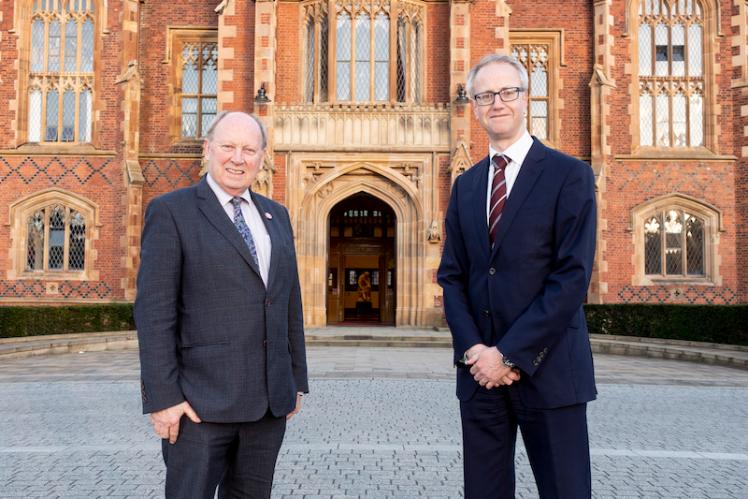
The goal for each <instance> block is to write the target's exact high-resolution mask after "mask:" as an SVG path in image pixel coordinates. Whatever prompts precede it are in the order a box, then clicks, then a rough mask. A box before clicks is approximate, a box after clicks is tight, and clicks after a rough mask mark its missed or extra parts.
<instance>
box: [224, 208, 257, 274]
mask: <svg viewBox="0 0 748 499" xmlns="http://www.w3.org/2000/svg"><path fill="white" fill-rule="evenodd" d="M231 204H233V205H234V225H235V226H236V230H238V231H239V234H241V236H242V239H244V242H245V243H247V246H248V247H249V253H250V254H251V255H252V260H254V262H255V264H256V265H257V266H258V267H259V266H260V264H259V262H258V261H257V248H255V240H254V239H253V238H252V231H250V230H249V226H248V225H247V222H245V221H244V215H242V198H240V197H235V198H231Z"/></svg>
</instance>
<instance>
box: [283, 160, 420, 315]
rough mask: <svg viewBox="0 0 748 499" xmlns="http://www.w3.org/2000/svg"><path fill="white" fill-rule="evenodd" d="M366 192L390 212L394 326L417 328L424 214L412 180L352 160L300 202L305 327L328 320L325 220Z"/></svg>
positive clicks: (298, 237) (298, 232)
mask: <svg viewBox="0 0 748 499" xmlns="http://www.w3.org/2000/svg"><path fill="white" fill-rule="evenodd" d="M360 192H363V193H367V194H370V195H372V196H374V197H376V198H378V199H379V200H381V201H383V202H384V203H386V204H387V205H388V206H389V207H390V208H392V210H393V212H394V213H395V217H396V219H397V223H396V226H395V255H396V257H395V260H396V263H395V266H396V268H397V269H398V279H396V283H395V284H396V291H395V292H396V295H397V297H398V299H397V306H396V309H395V325H397V326H415V325H422V324H423V322H424V309H425V306H426V302H425V298H424V296H423V293H420V290H421V289H423V287H424V284H425V276H424V275H423V274H424V273H423V272H420V271H419V269H420V268H422V267H423V265H424V260H425V254H426V244H427V238H426V231H427V227H426V222H425V220H424V210H423V206H422V205H421V202H420V200H419V196H418V193H417V191H416V189H415V187H414V186H413V184H412V182H411V181H410V180H408V179H407V178H406V177H405V176H403V175H402V174H400V173H397V172H395V171H393V169H392V168H387V167H386V166H383V165H378V164H373V163H369V162H365V161H357V162H352V163H351V164H348V165H343V166H341V167H339V168H336V169H334V170H333V171H332V172H329V173H327V174H325V175H322V176H320V177H319V178H318V179H317V180H316V182H315V183H314V185H313V186H312V187H310V188H309V189H308V190H307V193H306V195H305V196H304V197H303V198H302V199H301V202H300V206H299V210H298V213H299V215H298V217H297V220H296V221H295V226H294V229H295V234H296V248H297V255H298V258H299V267H300V269H302V270H301V275H300V280H301V287H302V293H303V295H304V296H305V297H306V299H305V302H304V317H305V320H306V322H307V324H309V325H314V326H321V325H325V324H326V321H327V311H326V307H327V303H326V296H327V294H326V285H327V284H326V283H327V280H326V269H327V262H328V256H329V251H330V248H329V234H328V219H329V216H330V212H331V211H332V209H333V208H334V207H335V206H336V205H337V204H338V203H339V202H341V201H343V200H344V199H347V198H348V197H350V196H352V195H354V194H357V193H360Z"/></svg>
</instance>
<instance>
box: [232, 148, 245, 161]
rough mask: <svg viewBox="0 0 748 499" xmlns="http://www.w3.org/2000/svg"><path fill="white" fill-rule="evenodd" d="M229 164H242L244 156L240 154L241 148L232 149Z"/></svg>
mask: <svg viewBox="0 0 748 499" xmlns="http://www.w3.org/2000/svg"><path fill="white" fill-rule="evenodd" d="M231 162H232V163H244V156H243V154H242V149H241V147H237V148H235V149H234V152H233V153H232V154H231Z"/></svg>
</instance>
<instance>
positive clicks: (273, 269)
mask: <svg viewBox="0 0 748 499" xmlns="http://www.w3.org/2000/svg"><path fill="white" fill-rule="evenodd" d="M252 202H254V204H255V206H256V207H257V211H258V212H259V214H260V218H261V219H262V223H264V224H265V229H266V230H267V231H268V236H270V270H269V271H268V282H267V286H266V287H268V288H269V287H270V283H272V282H273V279H274V277H275V274H276V273H277V272H278V254H279V253H278V252H279V251H280V244H281V239H280V232H279V228H278V220H276V218H275V217H273V215H272V214H271V213H270V207H269V206H267V203H266V202H265V200H264V199H261V198H260V196H257V195H255V194H254V193H253V194H252ZM268 215H270V217H271V218H268Z"/></svg>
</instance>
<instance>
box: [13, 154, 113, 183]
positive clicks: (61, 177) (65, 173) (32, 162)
mask: <svg viewBox="0 0 748 499" xmlns="http://www.w3.org/2000/svg"><path fill="white" fill-rule="evenodd" d="M112 165H113V162H112V159H111V158H101V157H99V158H97V157H79V158H69V157H67V158H66V157H58V156H53V157H51V158H49V157H43V156H25V157H24V156H0V183H5V182H8V183H10V182H12V181H14V180H19V181H21V182H22V183H24V184H26V185H29V184H31V183H34V182H42V183H46V184H50V185H59V184H61V183H63V182H65V181H68V182H67V183H69V182H70V181H73V182H74V183H77V184H79V185H84V184H87V183H88V182H90V181H104V182H105V183H107V184H109V185H113V183H114V182H115V179H116V175H117V174H116V172H115V171H114V168H111V166H112Z"/></svg>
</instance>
